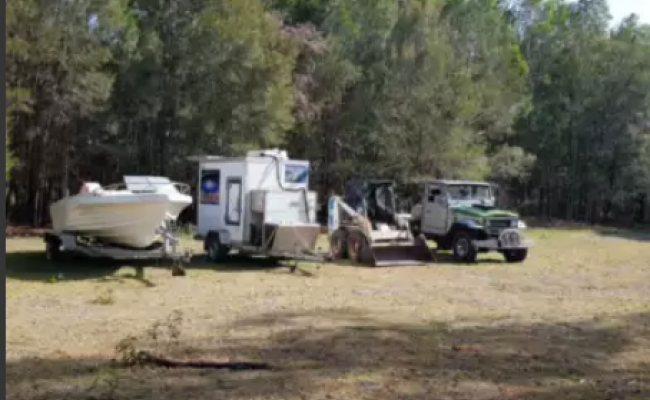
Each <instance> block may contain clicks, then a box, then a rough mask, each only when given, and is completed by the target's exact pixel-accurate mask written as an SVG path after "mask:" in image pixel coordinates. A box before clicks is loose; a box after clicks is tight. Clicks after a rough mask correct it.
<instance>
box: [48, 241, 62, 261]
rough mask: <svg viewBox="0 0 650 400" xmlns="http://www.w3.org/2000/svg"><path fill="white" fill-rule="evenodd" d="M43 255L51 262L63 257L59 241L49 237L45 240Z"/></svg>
mask: <svg viewBox="0 0 650 400" xmlns="http://www.w3.org/2000/svg"><path fill="white" fill-rule="evenodd" d="M45 257H46V258H47V260H48V261H52V262H60V261H61V260H62V259H63V254H62V253H61V248H60V243H59V242H58V241H57V240H55V239H49V240H47V241H46V242H45Z"/></svg>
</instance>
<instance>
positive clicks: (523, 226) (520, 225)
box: [517, 220, 528, 229]
mask: <svg viewBox="0 0 650 400" xmlns="http://www.w3.org/2000/svg"><path fill="white" fill-rule="evenodd" d="M527 227H528V226H527V225H526V223H525V222H524V221H522V220H519V221H517V228H518V229H526V228H527Z"/></svg>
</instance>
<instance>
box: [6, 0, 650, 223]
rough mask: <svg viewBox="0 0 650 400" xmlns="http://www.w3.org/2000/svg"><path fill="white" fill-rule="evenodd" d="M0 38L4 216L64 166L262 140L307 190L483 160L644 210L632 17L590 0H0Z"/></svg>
mask: <svg viewBox="0 0 650 400" xmlns="http://www.w3.org/2000/svg"><path fill="white" fill-rule="evenodd" d="M6 43H7V70H6V71H7V79H6V88H7V91H6V93H7V97H8V99H12V100H11V101H10V102H9V103H8V104H9V108H7V110H6V115H7V117H8V118H7V121H8V122H7V125H6V128H7V132H9V133H8V136H7V139H8V140H7V142H8V143H10V145H9V144H8V145H7V148H6V154H7V156H8V157H7V171H9V169H10V168H11V166H12V165H16V163H17V162H18V160H20V163H19V165H20V168H17V169H16V170H17V174H16V179H15V180H14V184H15V186H16V189H15V190H16V191H17V194H16V198H17V204H16V207H15V209H16V210H26V211H25V213H26V215H27V216H28V217H26V216H15V217H12V218H15V219H26V218H27V219H31V220H32V221H31V222H34V221H33V220H34V219H35V218H36V217H34V216H35V215H39V213H40V214H42V211H39V210H42V208H43V207H41V206H40V205H39V202H40V201H41V200H39V199H42V198H46V199H47V198H52V197H57V196H58V193H60V192H61V189H62V188H61V187H60V182H61V180H62V179H61V178H62V177H63V176H64V174H72V175H73V178H74V177H75V176H76V177H77V178H79V177H94V178H95V179H101V180H111V179H119V176H120V175H122V174H124V173H148V174H149V173H151V174H154V173H155V174H163V175H169V176H171V177H172V178H174V179H179V180H186V181H193V180H194V170H193V168H192V166H191V165H188V164H187V163H186V162H185V157H186V156H187V155H190V154H196V153H213V154H241V152H243V151H245V150H247V149H251V148H259V147H269V146H281V147H284V148H286V149H288V150H289V152H290V154H291V155H292V156H294V157H300V158H305V159H309V160H311V162H312V165H313V167H314V173H313V175H312V176H313V179H312V182H313V184H314V185H315V187H316V188H317V189H318V190H320V191H321V192H322V193H324V192H328V191H329V190H331V189H334V190H337V189H338V188H339V185H340V184H341V183H342V181H343V180H344V179H346V178H347V177H349V176H351V175H355V174H359V175H370V176H376V177H392V178H396V179H407V178H412V177H431V176H434V177H440V178H473V179H487V178H489V179H491V180H494V181H497V182H498V183H499V184H500V185H502V186H506V187H510V188H512V189H513V190H509V192H510V193H513V194H514V195H515V196H518V197H520V199H521V200H525V201H526V202H527V203H529V204H533V205H534V206H533V208H531V210H528V211H529V212H535V213H537V214H542V215H545V216H554V217H558V216H561V217H567V218H577V219H588V220H595V219H601V220H602V219H608V218H615V215H632V214H634V212H636V211H633V210H638V209H643V207H646V208H645V209H646V210H647V211H645V214H643V211H642V212H641V214H642V215H640V216H639V215H636V216H635V218H637V219H645V220H648V219H650V204H647V205H645V206H639V204H638V203H639V202H640V201H641V202H644V201H645V202H646V203H647V201H648V199H650V195H648V189H647V188H648V187H649V183H650V165H649V164H650V161H649V160H650V144H649V142H650V139H649V136H650V133H649V132H650V128H649V127H650V125H649V124H648V121H649V120H650V27H648V26H644V25H641V24H639V22H638V19H635V18H634V17H630V18H628V19H626V20H624V21H623V22H622V23H621V24H620V25H619V26H617V27H614V28H613V29H612V28H609V16H608V9H607V4H606V1H605V0H590V1H587V0H582V1H576V2H569V1H565V0H546V1H540V0H521V1H516V2H511V1H505V0H501V1H496V0H495V1H484V0H418V1H394V0H355V1H353V0H264V1H259V0H241V1H237V2H232V1H231V2H223V1H218V0H189V1H183V2H179V1H171V0H165V1H158V0H155V1H154V0H135V1H133V0H109V1H104V2H97V1H91V0H76V1H65V2H63V1H43V0H21V1H19V0H8V2H7V31H6ZM9 121H11V124H10V123H9ZM10 128H11V129H10ZM10 150H12V151H13V154H12V152H10ZM66 155H67V157H68V158H69V165H68V168H67V169H66V168H65V165H66V164H65V163H62V162H61V161H62V159H64V156H66ZM11 156H13V157H11ZM43 182H46V183H43ZM43 191H47V193H45V192H43ZM639 199H641V200H639ZM644 215H645V216H644ZM39 218H40V217H39ZM36 219H38V218H36ZM24 222H29V221H24ZM38 222H39V221H36V222H34V223H38Z"/></svg>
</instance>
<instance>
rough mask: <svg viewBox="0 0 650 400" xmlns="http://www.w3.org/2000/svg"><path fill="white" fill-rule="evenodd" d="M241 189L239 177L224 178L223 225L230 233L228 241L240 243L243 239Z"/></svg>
mask: <svg viewBox="0 0 650 400" xmlns="http://www.w3.org/2000/svg"><path fill="white" fill-rule="evenodd" d="M242 211H243V187H242V178H241V177H240V176H236V177H234V176H230V177H227V178H226V210H225V212H224V223H225V225H226V228H227V229H228V231H229V232H230V240H231V241H233V242H241V241H242V240H243V237H244V230H243V224H242V222H243V212H242Z"/></svg>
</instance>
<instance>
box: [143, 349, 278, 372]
mask: <svg viewBox="0 0 650 400" xmlns="http://www.w3.org/2000/svg"><path fill="white" fill-rule="evenodd" d="M136 363H137V364H140V365H143V364H151V365H156V366H159V367H165V368H201V369H230V370H238V371H241V370H268V369H272V367H271V366H270V365H269V364H267V363H263V362H253V361H214V360H192V361H190V360H178V359H173V358H167V357H160V356H156V355H153V354H151V353H148V352H145V351H141V352H139V355H138V357H137V361H136Z"/></svg>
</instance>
